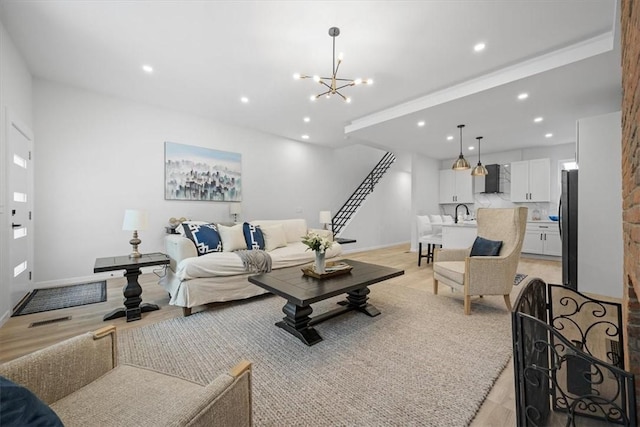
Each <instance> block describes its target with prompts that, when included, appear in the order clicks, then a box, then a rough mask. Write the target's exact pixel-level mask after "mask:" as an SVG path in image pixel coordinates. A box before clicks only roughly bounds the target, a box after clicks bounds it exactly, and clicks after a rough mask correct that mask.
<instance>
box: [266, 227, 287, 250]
mask: <svg viewBox="0 0 640 427" xmlns="http://www.w3.org/2000/svg"><path fill="white" fill-rule="evenodd" d="M260 230H262V236H263V237H264V250H265V251H267V252H271V251H272V250H274V249H276V248H283V247H285V246H287V235H286V234H285V232H284V227H283V226H282V224H276V225H269V226H260Z"/></svg>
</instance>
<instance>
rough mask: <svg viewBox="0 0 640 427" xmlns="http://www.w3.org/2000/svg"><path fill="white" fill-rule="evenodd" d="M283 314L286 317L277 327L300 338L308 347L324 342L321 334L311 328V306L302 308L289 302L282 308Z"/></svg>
mask: <svg viewBox="0 0 640 427" xmlns="http://www.w3.org/2000/svg"><path fill="white" fill-rule="evenodd" d="M282 312H283V313H284V314H286V316H285V317H283V318H282V321H281V322H278V323H276V326H278V327H280V328H282V329H284V330H285V331H287V332H289V333H290V334H291V335H293V336H295V337H298V339H300V341H302V342H303V343H305V344H306V345H308V346H312V345H314V344H317V343H319V342H320V341H322V337H321V336H320V334H319V333H318V332H317V331H316V330H315V329H314V328H312V327H310V326H309V321H310V320H311V318H309V315H310V314H311V313H312V312H313V309H312V308H311V307H310V306H306V307H301V306H298V305H295V304H294V303H292V302H287V303H286V304H285V306H284V307H283V308H282Z"/></svg>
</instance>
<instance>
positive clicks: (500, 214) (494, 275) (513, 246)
mask: <svg viewBox="0 0 640 427" xmlns="http://www.w3.org/2000/svg"><path fill="white" fill-rule="evenodd" d="M476 217H477V219H478V236H480V237H484V238H485V239H489V240H499V241H502V247H501V249H500V253H499V255H498V256H473V257H471V256H469V255H470V253H471V248H468V249H437V250H436V252H435V255H434V258H435V259H434V263H433V293H434V294H436V295H437V294H438V284H439V283H442V284H444V285H447V286H449V287H451V288H453V289H457V290H459V291H462V292H463V295H464V313H465V314H470V313H471V297H472V296H475V295H477V296H484V295H503V296H504V302H505V303H506V305H507V308H508V309H509V311H511V301H510V299H509V294H510V293H511V290H512V289H513V279H514V278H515V275H516V269H517V268H518V262H519V261H520V250H521V249H522V241H523V240H524V234H525V230H526V226H527V208H526V207H518V208H508V209H502V208H500V209H487V208H481V209H478V210H477V212H476Z"/></svg>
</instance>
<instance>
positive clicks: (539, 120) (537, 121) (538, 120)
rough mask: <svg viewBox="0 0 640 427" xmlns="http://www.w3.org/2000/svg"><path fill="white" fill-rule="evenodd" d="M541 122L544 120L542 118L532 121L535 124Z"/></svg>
mask: <svg viewBox="0 0 640 427" xmlns="http://www.w3.org/2000/svg"><path fill="white" fill-rule="evenodd" d="M543 120H544V119H543V118H542V117H536V118H535V119H533V121H534V122H536V123H540V122H541V121H543Z"/></svg>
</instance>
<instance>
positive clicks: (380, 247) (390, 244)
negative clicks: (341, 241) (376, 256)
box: [342, 241, 410, 254]
mask: <svg viewBox="0 0 640 427" xmlns="http://www.w3.org/2000/svg"><path fill="white" fill-rule="evenodd" d="M407 243H410V242H409V241H405V242H396V243H388V244H386V245H377V246H370V247H368V248H357V249H347V250H343V251H342V253H343V254H353V253H356V252H366V251H373V250H375V249H382V248H389V247H391V246H398V245H406V244H407ZM342 247H343V248H344V247H345V245H342Z"/></svg>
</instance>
